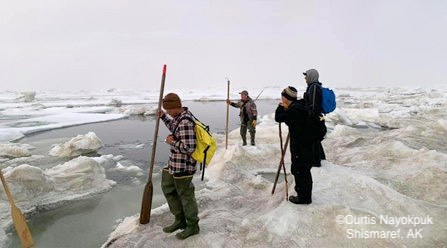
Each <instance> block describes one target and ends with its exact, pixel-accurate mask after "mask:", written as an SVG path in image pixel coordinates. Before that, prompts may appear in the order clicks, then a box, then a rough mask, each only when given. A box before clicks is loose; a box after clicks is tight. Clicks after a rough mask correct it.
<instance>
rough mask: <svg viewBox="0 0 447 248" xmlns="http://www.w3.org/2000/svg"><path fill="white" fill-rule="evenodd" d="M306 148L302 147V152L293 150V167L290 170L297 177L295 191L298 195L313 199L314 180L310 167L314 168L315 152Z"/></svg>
mask: <svg viewBox="0 0 447 248" xmlns="http://www.w3.org/2000/svg"><path fill="white" fill-rule="evenodd" d="M304 149H305V150H304ZM304 149H301V151H300V152H295V151H292V152H291V154H292V168H291V170H290V171H291V172H292V175H293V176H294V177H295V191H296V193H297V194H298V196H299V197H300V198H302V199H304V200H311V199H312V184H313V181H312V174H311V172H310V169H311V168H312V159H311V157H312V156H313V153H312V151H311V149H306V148H304ZM293 150H295V149H293ZM303 150H304V151H303Z"/></svg>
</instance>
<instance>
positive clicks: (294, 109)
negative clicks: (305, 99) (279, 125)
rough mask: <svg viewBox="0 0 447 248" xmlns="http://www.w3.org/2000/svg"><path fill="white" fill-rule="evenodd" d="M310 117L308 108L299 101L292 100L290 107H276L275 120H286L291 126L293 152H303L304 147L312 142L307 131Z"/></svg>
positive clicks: (291, 147) (291, 148) (291, 149)
mask: <svg viewBox="0 0 447 248" xmlns="http://www.w3.org/2000/svg"><path fill="white" fill-rule="evenodd" d="M308 119H309V117H308V114H307V111H306V109H305V108H304V106H303V105H302V104H300V103H299V102H298V101H294V102H292V103H291V104H290V106H289V107H288V109H284V107H283V106H281V105H279V106H278V107H277V108H276V111H275V121H277V122H284V123H286V125H287V126H288V127H289V134H290V151H291V153H292V154H297V153H298V152H299V153H303V152H304V150H303V149H304V148H305V147H306V146H309V144H310V143H311V142H312V139H311V138H310V137H309V135H308V131H307V128H308V124H307V123H308Z"/></svg>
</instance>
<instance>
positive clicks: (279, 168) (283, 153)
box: [272, 126, 290, 195]
mask: <svg viewBox="0 0 447 248" xmlns="http://www.w3.org/2000/svg"><path fill="white" fill-rule="evenodd" d="M279 127H280V128H281V126H279ZM280 130H281V129H280ZM279 139H280V143H281V160H280V161H279V165H278V170H277V171H276V176H275V183H273V189H272V195H273V194H274V193H275V189H276V184H277V183H278V178H279V174H280V173H281V168H282V167H283V166H284V168H285V165H284V156H285V155H286V151H287V146H288V145H289V140H290V133H289V134H287V138H286V144H285V145H284V149H283V148H282V134H281V131H280V138H279ZM287 194H288V193H287Z"/></svg>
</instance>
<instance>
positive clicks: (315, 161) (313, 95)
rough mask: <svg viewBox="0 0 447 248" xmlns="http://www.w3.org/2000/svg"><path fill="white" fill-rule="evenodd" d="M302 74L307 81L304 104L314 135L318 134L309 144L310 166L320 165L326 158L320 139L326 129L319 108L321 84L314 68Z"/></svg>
mask: <svg viewBox="0 0 447 248" xmlns="http://www.w3.org/2000/svg"><path fill="white" fill-rule="evenodd" d="M303 75H304V76H305V77H304V78H305V80H306V83H307V89H306V92H305V93H304V94H303V101H304V106H305V109H306V110H307V112H308V115H309V118H310V119H309V121H310V122H311V123H313V125H315V132H316V133H315V135H316V136H318V139H317V140H315V142H313V143H312V145H311V146H312V154H313V156H312V166H314V167H320V166H321V160H325V159H326V155H325V153H324V149H323V146H322V145H321V141H322V140H323V138H324V135H325V134H326V131H327V129H326V124H325V122H324V118H323V114H322V108H321V100H322V93H321V87H322V84H321V83H320V82H319V81H318V79H319V74H318V71H317V70H315V69H310V70H307V71H306V72H303Z"/></svg>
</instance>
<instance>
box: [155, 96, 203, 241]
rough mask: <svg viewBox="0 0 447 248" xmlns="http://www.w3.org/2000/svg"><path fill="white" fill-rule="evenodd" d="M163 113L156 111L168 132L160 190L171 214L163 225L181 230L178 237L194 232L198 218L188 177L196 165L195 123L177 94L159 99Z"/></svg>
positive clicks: (197, 224)
mask: <svg viewBox="0 0 447 248" xmlns="http://www.w3.org/2000/svg"><path fill="white" fill-rule="evenodd" d="M163 108H164V109H165V110H166V112H164V111H162V112H160V113H158V115H159V116H160V118H161V119H162V120H163V122H164V123H165V125H166V127H167V128H168V129H169V131H171V134H170V135H168V136H167V137H166V140H165V142H166V143H167V144H169V145H170V154H169V161H168V166H167V167H166V168H163V170H162V178H161V189H162V191H163V194H164V195H165V197H166V200H167V202H168V205H169V210H170V211H171V213H172V214H173V215H174V216H175V221H174V223H173V224H172V225H170V226H167V227H165V228H163V231H164V232H166V233H172V232H175V231H177V230H179V229H184V230H183V231H182V232H179V233H177V234H176V235H175V236H176V237H177V238H179V239H186V238H187V237H189V236H191V235H194V234H198V233H199V231H200V229H199V217H198V208H197V201H196V198H195V194H194V190H195V188H194V184H193V183H192V178H193V175H194V173H195V172H196V164H197V161H195V160H194V159H193V158H192V157H191V154H192V153H193V152H194V150H195V149H196V134H195V132H194V125H195V123H194V122H193V121H192V120H193V117H192V114H191V112H190V111H189V110H188V108H186V107H182V102H181V100H180V97H179V96H178V95H177V94H175V93H169V94H167V95H166V96H165V97H164V98H163Z"/></svg>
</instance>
